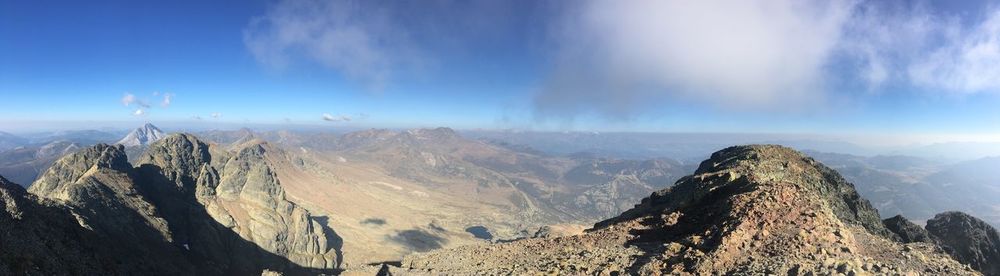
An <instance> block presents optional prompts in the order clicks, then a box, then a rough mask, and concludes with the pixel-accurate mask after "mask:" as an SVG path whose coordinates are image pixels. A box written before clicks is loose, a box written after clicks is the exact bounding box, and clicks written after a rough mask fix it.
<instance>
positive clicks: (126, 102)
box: [122, 93, 135, 106]
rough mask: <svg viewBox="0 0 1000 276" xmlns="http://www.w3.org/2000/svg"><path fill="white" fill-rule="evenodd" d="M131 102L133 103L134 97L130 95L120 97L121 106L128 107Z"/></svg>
mask: <svg viewBox="0 0 1000 276" xmlns="http://www.w3.org/2000/svg"><path fill="white" fill-rule="evenodd" d="M133 102H135V95H132V94H131V93H125V96H122V104H123V105H125V106H129V105H130V104H132V103H133Z"/></svg>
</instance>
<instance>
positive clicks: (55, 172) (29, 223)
mask: <svg viewBox="0 0 1000 276" xmlns="http://www.w3.org/2000/svg"><path fill="white" fill-rule="evenodd" d="M124 158H125V156H124V153H123V152H122V149H121V147H120V146H119V147H115V146H108V145H103V144H102V145H98V146H95V147H92V148H88V149H86V150H83V151H81V152H78V153H75V154H72V155H69V156H66V157H64V158H62V159H60V160H59V161H57V162H56V163H55V164H53V166H52V168H51V169H50V170H49V171H47V172H46V173H45V174H44V175H43V176H42V177H41V178H40V179H39V180H38V181H36V183H35V185H32V188H31V189H30V190H28V191H27V192H30V194H29V193H26V192H25V191H24V190H21V189H17V188H13V187H9V185H8V184H9V182H6V180H3V181H2V182H5V183H4V185H5V186H7V187H4V190H5V191H4V192H3V194H4V198H5V199H4V201H5V206H7V211H8V213H7V214H9V215H10V217H9V218H11V219H12V221H10V222H9V223H7V222H5V223H3V225H4V226H5V228H7V229H4V231H3V233H4V238H3V240H4V244H3V248H4V250H3V251H4V254H5V258H7V259H13V260H16V261H12V262H6V261H5V262H4V264H7V265H8V269H9V270H10V271H11V272H16V274H19V273H24V274H55V275H60V274H84V275H88V274H177V273H180V274H184V273H193V271H194V270H193V267H192V265H191V263H190V262H188V260H187V259H186V258H184V257H183V256H182V254H181V252H180V250H179V249H178V248H176V247H175V246H172V245H171V244H170V239H171V237H170V233H169V232H168V231H167V230H166V229H167V226H166V221H165V220H163V219H162V218H161V217H159V216H158V215H157V211H156V208H155V207H154V206H152V205H151V204H150V203H149V202H148V201H146V199H145V198H144V197H143V195H142V192H141V191H140V190H138V189H136V187H135V185H134V182H133V181H134V179H133V178H132V177H133V175H132V174H131V173H130V172H131V168H130V167H129V166H128V163H127V162H124V161H123V160H124ZM112 244H114V245H124V246H109V245H112ZM84 262H89V263H84ZM0 274H6V273H0Z"/></svg>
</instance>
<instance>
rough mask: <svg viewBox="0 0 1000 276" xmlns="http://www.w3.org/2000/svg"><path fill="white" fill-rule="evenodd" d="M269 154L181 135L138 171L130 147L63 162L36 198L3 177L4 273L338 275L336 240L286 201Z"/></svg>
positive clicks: (94, 150)
mask: <svg viewBox="0 0 1000 276" xmlns="http://www.w3.org/2000/svg"><path fill="white" fill-rule="evenodd" d="M267 149H268V147H267V145H266V144H261V143H257V144H252V145H248V146H246V147H244V148H242V149H241V150H239V151H237V152H228V151H224V150H216V149H215V148H214V146H210V145H208V144H206V143H204V142H201V141H199V140H198V139H197V138H195V137H193V136H190V135H182V134H178V135H173V136H170V137H168V138H165V139H162V140H161V141H159V142H157V143H154V144H153V145H151V147H150V148H149V151H147V152H146V153H145V154H144V155H143V156H142V157H141V160H142V161H141V162H140V164H141V165H140V166H139V167H138V168H133V167H132V166H131V165H130V164H129V163H128V161H127V157H126V154H125V151H124V147H123V146H122V145H115V146H111V145H105V144H99V145H96V146H93V147H90V148H86V149H83V150H81V151H79V152H77V153H74V154H71V155H68V156H65V157H63V158H61V159H60V160H58V161H56V162H55V163H54V164H53V165H52V166H51V168H50V169H49V170H48V171H46V172H45V173H44V174H43V175H42V176H41V177H40V178H39V179H38V180H37V181H36V182H35V183H34V184H33V185H32V186H31V188H30V189H29V190H28V191H25V190H23V188H20V187H17V186H16V185H15V184H11V183H9V182H7V180H6V179H2V178H0V200H2V201H3V204H4V206H5V207H4V212H3V213H0V222H3V225H0V228H2V230H4V231H3V233H2V236H0V242H2V243H0V248H3V249H4V250H3V252H2V253H0V258H3V259H2V260H3V263H2V264H3V265H2V266H3V267H0V274H2V275H7V274H41V275H45V274H48V275H51V274H56V275H58V274H78V275H79V274H82V275H104V274H112V275H122V274H124V275H192V274H198V275H249V274H260V273H261V272H262V271H265V270H273V271H281V272H284V273H286V274H292V275H298V274H316V273H335V272H336V267H337V264H338V262H337V261H338V257H339V255H338V254H339V252H338V251H337V249H336V248H333V246H332V245H331V243H330V242H329V241H330V240H329V239H333V238H338V237H335V234H333V232H332V231H329V229H325V228H323V226H322V225H320V224H319V223H318V222H317V221H315V220H314V219H312V218H311V216H310V214H309V212H308V211H306V210H304V209H302V208H300V207H298V206H296V205H295V204H293V203H291V202H290V201H288V200H286V199H285V195H284V191H283V189H282V187H281V185H280V183H279V182H278V178H277V176H276V175H275V173H274V172H273V170H272V169H271V167H270V165H269V161H268V159H267V154H266V152H267ZM331 235H333V236H331ZM47 249H48V250H51V252H49V251H46V250H47ZM80 262H85V263H80ZM5 272H10V273H5Z"/></svg>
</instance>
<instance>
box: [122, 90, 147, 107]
mask: <svg viewBox="0 0 1000 276" xmlns="http://www.w3.org/2000/svg"><path fill="white" fill-rule="evenodd" d="M121 101H122V104H123V105H125V106H130V105H133V104H135V105H138V106H140V107H142V108H149V104H148V103H146V102H144V101H142V100H140V99H139V98H136V97H135V95H133V94H132V93H127V92H126V93H125V96H122V100H121Z"/></svg>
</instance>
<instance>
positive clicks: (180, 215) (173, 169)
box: [137, 134, 339, 273]
mask: <svg viewBox="0 0 1000 276" xmlns="http://www.w3.org/2000/svg"><path fill="white" fill-rule="evenodd" d="M266 154H267V151H266V150H265V145H262V144H253V145H247V146H245V147H244V148H242V149H239V150H237V151H235V152H228V151H225V150H222V149H215V147H214V146H211V145H208V144H205V143H204V142H202V141H200V140H198V139H197V138H195V137H194V136H191V135H187V134H175V135H171V136H169V137H167V138H165V139H163V140H161V141H158V142H156V143H154V144H152V145H150V147H149V149H148V150H147V151H146V152H145V153H144V154H143V155H142V157H140V158H139V160H140V161H139V162H138V163H137V164H138V165H139V171H140V175H142V176H143V178H144V179H146V182H145V183H146V185H148V186H151V187H152V188H150V189H151V190H155V191H157V194H159V196H156V197H154V201H155V202H158V203H159V205H160V206H166V207H165V210H164V212H163V213H164V215H165V216H166V217H167V218H170V219H171V221H173V222H175V226H174V228H173V229H174V233H177V234H178V235H181V236H180V237H179V238H182V239H183V240H182V241H180V242H182V243H183V244H186V245H187V247H189V248H194V249H192V251H193V252H194V254H198V255H203V256H208V257H211V258H215V259H220V260H224V261H227V262H230V264H229V265H230V267H232V269H230V270H223V272H227V271H228V272H227V273H233V272H239V273H248V272H254V271H259V267H260V266H261V264H265V265H266V266H267V267H272V268H275V267H276V268H287V267H289V266H302V267H311V268H318V269H334V268H336V267H337V265H338V261H339V259H338V253H339V252H337V251H336V249H335V248H333V247H334V245H333V244H332V243H331V242H332V241H333V240H335V239H337V237H336V236H335V235H333V236H330V235H328V234H327V233H328V232H329V230H326V231H324V230H325V228H324V227H323V226H321V225H320V224H319V223H318V222H316V221H315V220H314V219H313V218H312V217H311V215H310V213H309V212H308V211H306V210H304V209H302V208H301V207H298V206H296V205H295V204H293V203H291V202H289V201H288V200H286V199H285V195H284V189H282V187H281V184H280V182H279V181H278V179H277V176H276V175H275V173H274V170H273V169H272V168H271V165H270V164H269V163H268V161H267V160H266V158H265V156H266ZM178 201H180V202H178ZM206 221H208V222H206ZM219 226H222V228H220V227H219ZM230 231H231V232H234V233H236V234H238V236H239V238H241V239H243V240H246V241H248V242H250V243H247V244H229V243H228V242H227V241H226V240H225V239H218V238H217V237H215V236H216V235H218V233H219V232H223V233H226V232H230ZM232 247H236V248H238V249H237V251H239V252H248V253H250V256H242V257H238V258H234V257H232V256H231V253H230V252H226V251H224V250H222V249H223V248H232ZM257 247H259V248H260V250H263V251H264V252H257V251H259V250H258V249H257ZM271 254H274V255H278V256H281V257H283V258H287V260H283V259H281V258H271V257H269V256H270V255H271ZM285 262H291V263H285ZM247 268H249V269H247Z"/></svg>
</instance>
